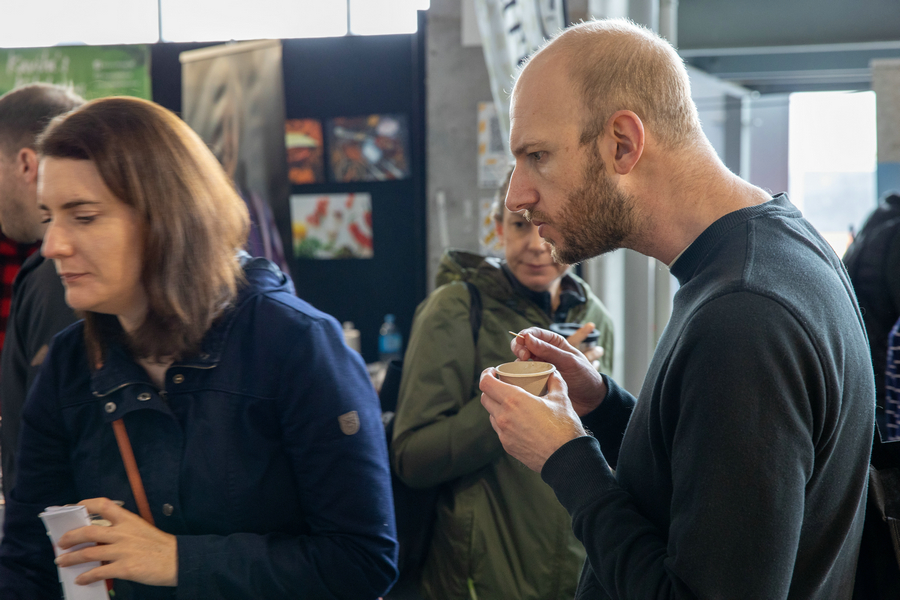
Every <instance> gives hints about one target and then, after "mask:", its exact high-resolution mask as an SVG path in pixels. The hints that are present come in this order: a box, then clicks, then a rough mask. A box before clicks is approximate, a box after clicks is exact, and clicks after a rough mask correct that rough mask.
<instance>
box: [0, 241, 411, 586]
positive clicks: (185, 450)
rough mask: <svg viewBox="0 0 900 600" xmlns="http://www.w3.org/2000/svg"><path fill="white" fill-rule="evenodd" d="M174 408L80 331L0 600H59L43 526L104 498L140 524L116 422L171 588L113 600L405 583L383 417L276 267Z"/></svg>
mask: <svg viewBox="0 0 900 600" xmlns="http://www.w3.org/2000/svg"><path fill="white" fill-rule="evenodd" d="M245 272H246V275H247V279H248V283H249V284H248V285H247V286H245V287H244V288H243V289H242V291H241V292H240V294H239V297H238V300H237V301H236V304H235V307H234V308H233V309H231V310H230V311H229V312H227V313H226V314H225V315H224V316H223V317H222V318H221V319H219V320H218V321H217V322H216V324H215V325H214V326H213V327H212V329H211V330H210V331H209V333H208V334H207V335H206V337H205V338H204V340H203V344H202V351H201V353H200V354H199V355H198V356H195V357H193V358H189V359H186V360H183V361H181V362H178V363H175V364H174V365H172V366H171V367H170V368H169V369H168V371H167V372H166V383H165V390H158V389H157V388H156V387H155V386H154V385H153V384H152V383H151V382H150V379H149V378H148V376H147V374H146V372H145V371H144V370H143V369H142V368H141V367H140V366H138V365H137V364H136V363H135V362H134V361H133V360H132V359H131V358H130V357H129V355H128V354H127V353H126V352H125V351H124V349H123V348H122V347H119V346H116V345H112V346H111V347H110V348H109V349H108V352H107V353H106V357H105V361H104V365H103V366H102V368H100V369H99V370H98V371H96V372H94V373H91V371H90V370H89V368H88V363H87V361H86V358H85V346H84V341H83V324H82V323H81V322H79V323H76V324H75V325H72V326H71V327H69V328H68V329H66V330H64V331H63V332H62V333H60V334H59V335H58V336H57V337H56V338H55V339H54V342H53V344H52V346H51V350H50V353H49V355H48V358H47V360H46V361H45V363H44V366H43V368H42V370H41V373H40V375H39V376H38V378H37V380H36V382H35V385H34V386H33V387H32V389H31V392H30V393H29V395H28V399H27V401H26V406H25V409H24V413H23V419H22V433H21V437H20V453H19V456H18V461H19V462H18V467H19V478H18V481H17V484H16V487H15V489H14V490H12V492H11V502H10V503H9V504H8V505H7V507H6V522H5V525H4V538H3V541H2V545H0V598H3V599H4V600H12V599H16V598H22V599H28V600H32V599H38V598H59V597H60V586H59V583H58V578H57V573H56V567H55V565H54V563H53V550H52V548H51V545H50V542H49V538H48V537H47V535H46V534H45V531H44V528H43V525H42V523H41V521H40V520H39V518H38V514H39V513H40V512H41V511H42V510H44V508H45V507H47V506H51V505H61V504H67V503H76V502H79V501H80V500H83V499H86V498H93V497H101V496H105V497H108V498H112V499H118V500H124V502H125V507H126V508H128V509H129V510H131V511H133V512H137V508H136V505H135V502H134V497H133V496H132V493H131V489H130V487H129V484H128V480H127V478H126V474H125V468H124V466H123V463H122V459H121V457H120V455H119V450H118V447H117V445H116V441H115V438H114V435H113V429H112V426H111V422H112V421H113V420H115V419H120V418H122V419H124V423H125V426H126V428H127V430H128V433H129V436H130V438H131V443H132V446H133V447H134V453H135V456H136V458H137V463H138V467H139V469H140V472H141V476H142V478H143V482H144V487H145V488H146V491H147V496H148V499H149V502H150V508H151V510H152V512H153V518H154V519H155V521H156V526H157V527H159V528H160V529H162V530H163V531H166V532H169V533H172V534H174V535H176V536H177V540H178V586H177V588H151V587H148V586H142V585H137V584H131V583H126V582H117V584H116V585H117V592H118V593H117V597H118V598H123V597H133V598H185V599H188V598H189V599H192V600H196V599H201V598H266V599H267V600H273V599H275V598H291V599H296V598H360V599H374V598H377V597H378V596H380V595H382V594H383V593H384V592H385V591H386V590H387V589H388V588H389V587H390V585H391V584H392V583H393V581H394V579H395V578H396V567H395V563H396V552H397V548H396V535H395V531H394V513H393V503H392V497H391V487H390V476H389V471H388V459H387V452H386V448H385V438H384V429H383V426H382V423H381V416H380V409H379V404H378V399H377V397H376V395H375V392H374V391H373V389H372V386H371V383H370V382H369V379H368V376H367V373H366V369H365V365H364V364H363V362H362V359H361V358H360V356H359V355H358V354H356V353H355V352H353V351H352V350H350V349H348V348H347V347H346V346H345V344H344V342H343V337H342V335H341V330H340V328H339V326H338V323H337V322H336V321H335V320H334V319H333V318H332V317H330V316H328V315H325V314H324V313H321V312H319V311H317V310H315V309H314V308H312V307H311V306H309V305H308V304H306V303H305V302H303V301H302V300H299V299H298V298H297V297H296V296H294V295H293V293H292V292H293V287H292V285H291V283H290V282H289V280H288V279H287V278H286V277H285V276H284V275H283V274H282V273H281V271H279V270H278V269H277V267H274V265H272V264H271V263H269V262H268V261H265V260H261V259H256V260H253V261H250V262H249V263H248V264H247V265H246V266H245Z"/></svg>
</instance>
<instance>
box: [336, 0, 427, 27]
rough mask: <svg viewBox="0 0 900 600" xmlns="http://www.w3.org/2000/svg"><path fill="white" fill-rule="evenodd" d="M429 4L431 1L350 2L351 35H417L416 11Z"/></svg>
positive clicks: (353, 0)
mask: <svg viewBox="0 0 900 600" xmlns="http://www.w3.org/2000/svg"><path fill="white" fill-rule="evenodd" d="M428 4H429V0H350V33H353V34H356V35H386V34H394V33H415V32H416V30H417V29H418V26H419V22H418V17H417V15H416V11H417V10H424V9H427V8H428ZM423 6H424V9H423Z"/></svg>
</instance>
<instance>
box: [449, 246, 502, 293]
mask: <svg viewBox="0 0 900 600" xmlns="http://www.w3.org/2000/svg"><path fill="white" fill-rule="evenodd" d="M502 266H503V261H502V260H501V259H499V258H495V257H492V256H487V257H485V256H481V255H479V254H475V253H473V252H466V251H465V250H447V251H446V252H444V256H442V257H441V262H440V265H439V266H438V272H437V275H436V276H435V284H436V286H437V287H440V286H442V285H446V284H448V283H453V282H454V281H468V282H470V283H473V284H475V285H476V286H478V288H479V289H481V290H482V292H484V293H487V294H488V295H490V296H492V297H494V298H497V299H500V300H505V299H508V298H512V297H514V295H515V292H514V290H513V287H512V284H510V282H509V280H508V279H507V278H506V275H504V274H503V270H502Z"/></svg>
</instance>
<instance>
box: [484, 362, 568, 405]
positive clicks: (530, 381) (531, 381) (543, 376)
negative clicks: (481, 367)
mask: <svg viewBox="0 0 900 600" xmlns="http://www.w3.org/2000/svg"><path fill="white" fill-rule="evenodd" d="M555 370H556V367H554V366H553V365H551V364H550V363H546V362H539V361H536V360H525V361H516V362H509V363H504V364H502V365H500V366H499V367H497V376H498V377H499V378H500V381H502V382H504V383H509V384H512V385H515V386H518V387H520V388H522V389H523V390H525V391H526V392H528V393H529V394H534V395H535V396H543V395H544V394H546V393H547V380H548V379H550V373H552V372H553V371H555Z"/></svg>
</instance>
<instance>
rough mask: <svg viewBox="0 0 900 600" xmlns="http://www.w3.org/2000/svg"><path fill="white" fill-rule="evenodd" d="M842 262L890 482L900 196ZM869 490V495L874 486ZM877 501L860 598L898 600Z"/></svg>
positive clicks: (879, 462) (880, 462)
mask: <svg viewBox="0 0 900 600" xmlns="http://www.w3.org/2000/svg"><path fill="white" fill-rule="evenodd" d="M842 260H843V262H844V266H845V267H846V268H847V275H849V277H850V281H851V282H852V283H853V289H854V291H855V293H856V299H857V302H859V308H860V310H861V311H862V317H863V322H864V323H865V326H866V336H867V337H868V339H869V349H870V351H871V356H872V367H873V370H874V382H875V422H876V424H877V426H876V427H875V430H874V431H873V437H872V457H871V463H872V466H873V467H874V468H875V469H878V470H879V471H880V473H879V475H878V477H879V478H892V477H893V476H892V473H894V472H896V469H897V467H900V444H898V443H897V442H898V440H900V427H898V426H900V413H898V412H897V410H896V408H895V407H894V406H892V404H891V401H890V395H889V390H890V388H889V383H888V382H889V381H890V377H891V376H890V373H889V369H888V366H889V364H890V363H889V358H888V356H889V353H890V343H889V334H890V331H891V327H892V326H893V325H894V323H895V322H896V321H897V319H898V318H900V195H898V194H896V193H890V194H886V195H885V196H884V197H883V198H882V199H881V201H880V202H879V204H878V207H877V208H875V210H873V211H872V212H871V214H869V216H868V217H867V218H866V222H865V223H864V224H863V226H862V228H861V229H860V230H859V233H857V234H856V236H855V238H854V239H853V243H851V244H850V247H849V248H847V251H846V252H845V253H844V256H843V259H842ZM891 442H892V443H891ZM873 476H874V475H873ZM881 484H882V485H887V486H888V489H892V488H893V487H894V486H893V485H891V484H890V483H889V482H887V481H884V482H881ZM869 487H870V490H871V489H872V486H871V484H870V486H869ZM878 498H879V496H877V495H876V494H874V493H872V492H871V491H870V492H869V496H868V498H867V507H866V511H867V516H866V525H865V527H864V529H863V537H862V544H861V546H860V551H859V560H858V561H857V565H858V566H857V573H856V588H857V589H856V597H857V598H865V599H866V600H895V599H896V598H900V568H898V565H897V560H896V556H895V554H894V548H893V544H892V542H891V539H890V536H889V534H888V529H887V527H886V526H885V523H884V521H883V516H882V514H881V509H880V508H879V506H878V503H877V499H878ZM886 501H887V502H890V503H893V500H886Z"/></svg>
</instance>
